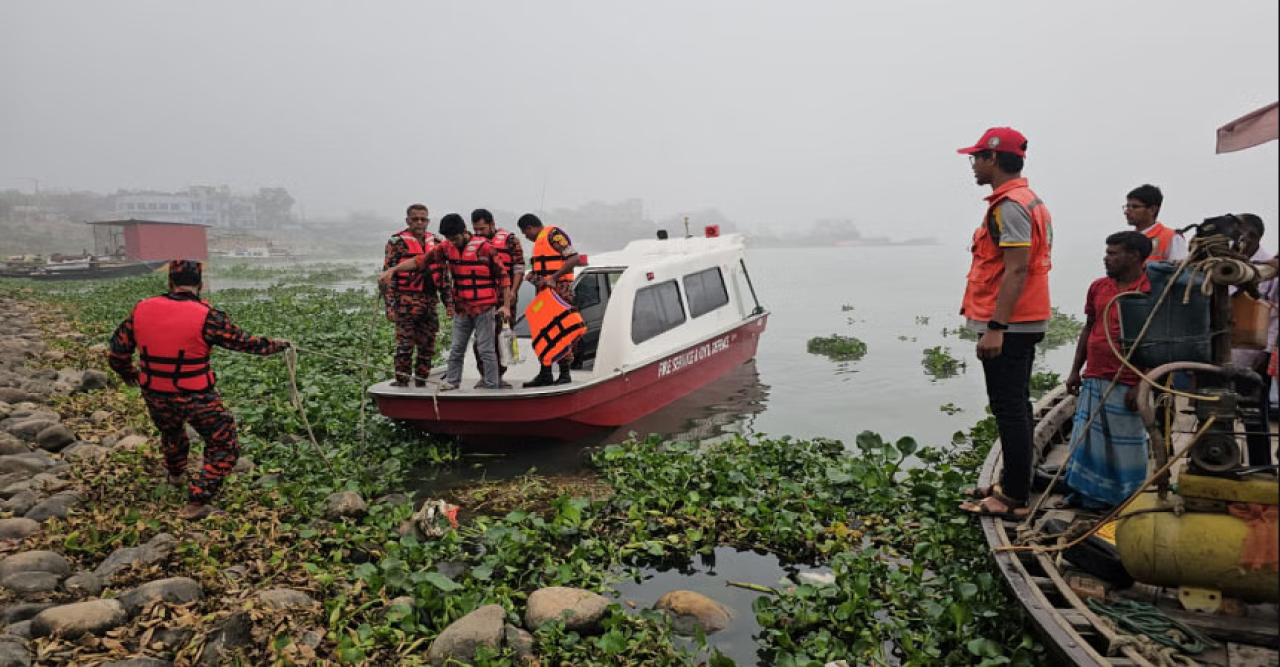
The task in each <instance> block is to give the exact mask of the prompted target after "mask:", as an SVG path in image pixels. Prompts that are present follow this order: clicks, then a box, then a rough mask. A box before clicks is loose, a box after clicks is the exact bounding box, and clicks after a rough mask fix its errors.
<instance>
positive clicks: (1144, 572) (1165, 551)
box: [1116, 493, 1280, 602]
mask: <svg viewBox="0 0 1280 667" xmlns="http://www.w3.org/2000/svg"><path fill="white" fill-rule="evenodd" d="M1177 500H1178V498H1177V496H1175V495H1174V494H1169V495H1168V497H1167V499H1166V500H1165V501H1163V502H1161V501H1160V499H1159V497H1158V496H1157V494H1155V493H1144V494H1142V495H1141V496H1139V497H1138V498H1137V499H1136V500H1134V502H1133V504H1131V505H1129V507H1128V508H1126V509H1125V511H1124V513H1125V514H1131V513H1133V512H1135V511H1142V510H1156V509H1161V508H1169V509H1171V508H1172V506H1173V503H1174V502H1175V501H1177ZM1248 534H1249V527H1248V524H1246V523H1245V522H1244V521H1242V520H1240V519H1237V518H1235V517H1233V516H1230V515H1228V514H1219V513H1212V512H1185V513H1184V514H1182V515H1181V516H1178V515H1176V514H1174V513H1173V512H1172V511H1146V512H1143V513H1141V514H1137V515H1136V516H1130V517H1127V518H1124V519H1121V520H1120V521H1119V522H1118V524H1117V526H1116V548H1117V549H1118V550H1119V551H1120V562H1121V563H1123V564H1124V569H1125V570H1127V571H1128V572H1129V574H1131V575H1133V578H1134V579H1137V580H1138V581H1141V582H1143V583H1147V584H1152V585H1155V586H1167V587H1177V586H1194V587H1197V588H1209V589H1216V590H1219V591H1222V593H1223V594H1224V595H1228V596H1231V597H1237V598H1241V599H1243V600H1246V601H1248V602H1277V601H1280V577H1277V576H1276V572H1275V570H1271V569H1267V568H1262V569H1248V570H1246V569H1245V568H1242V567H1241V566H1240V564H1239V562H1240V550H1241V547H1242V546H1243V545H1244V542H1245V538H1246V537H1247V536H1248Z"/></svg>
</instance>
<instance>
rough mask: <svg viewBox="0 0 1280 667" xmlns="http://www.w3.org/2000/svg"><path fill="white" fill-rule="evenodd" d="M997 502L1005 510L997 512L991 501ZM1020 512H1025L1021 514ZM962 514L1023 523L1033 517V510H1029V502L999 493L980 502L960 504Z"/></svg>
mask: <svg viewBox="0 0 1280 667" xmlns="http://www.w3.org/2000/svg"><path fill="white" fill-rule="evenodd" d="M993 500H994V501H995V502H997V503H1000V504H1001V505H1003V506H1004V509H1000V510H996V509H992V508H991V501H993ZM1018 510H1023V511H1021V512H1019V511H1018ZM960 511H961V512H968V513H969V514H976V515H978V516H993V517H997V518H1001V519H1006V520H1008V521H1022V520H1023V519H1025V518H1027V517H1028V516H1030V515H1031V510H1030V509H1028V508H1027V501H1025V500H1014V499H1013V498H1010V497H1009V496H1006V495H1004V494H1003V493H1000V492H999V491H995V492H992V494H991V495H990V496H988V497H986V498H983V499H982V500H980V501H978V502H976V503H975V502H973V501H968V502H964V503H961V504H960Z"/></svg>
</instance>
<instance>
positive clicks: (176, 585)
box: [116, 577, 204, 617]
mask: <svg viewBox="0 0 1280 667" xmlns="http://www.w3.org/2000/svg"><path fill="white" fill-rule="evenodd" d="M203 596H204V594H203V593H202V592H201V590H200V584H199V583H198V582H196V580H195V579H190V578H188V577H172V578H169V579H159V580H156V581H149V582H147V583H145V584H143V585H141V586H139V587H137V588H135V589H133V590H131V591H126V592H124V593H121V594H120V595H119V596H118V597H117V598H116V599H117V600H119V601H120V604H122V605H124V610H125V612H126V613H128V614H129V616H131V617H132V616H134V615H136V614H137V613H138V612H140V611H142V608H143V607H145V606H147V604H148V603H151V602H153V601H155V600H164V601H165V602H168V603H170V604H186V603H188V602H191V601H192V600H199V599H200V598H202V597H203Z"/></svg>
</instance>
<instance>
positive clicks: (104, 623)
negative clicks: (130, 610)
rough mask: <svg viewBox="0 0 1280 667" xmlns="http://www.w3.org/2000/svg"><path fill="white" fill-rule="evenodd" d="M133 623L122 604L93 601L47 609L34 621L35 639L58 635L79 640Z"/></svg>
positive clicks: (32, 624) (32, 623)
mask: <svg viewBox="0 0 1280 667" xmlns="http://www.w3.org/2000/svg"><path fill="white" fill-rule="evenodd" d="M127 620H129V616H128V614H126V613H125V612H124V605H122V604H120V601H119V600H89V601H87V602H73V603H71V604H64V605H62V606H60V607H53V608H51V609H46V610H44V611H42V612H40V613H39V614H36V617H35V618H33V619H31V636H32V637H48V636H50V635H57V636H59V637H62V638H64V639H76V638H78V637H80V636H82V635H86V634H93V635H96V634H100V633H103V632H106V631H107V630H112V629H114V628H118V627H120V626H121V625H124V623H125V621H127Z"/></svg>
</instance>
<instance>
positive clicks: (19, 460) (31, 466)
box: [0, 452, 57, 475]
mask: <svg viewBox="0 0 1280 667" xmlns="http://www.w3.org/2000/svg"><path fill="white" fill-rule="evenodd" d="M43 453H44V452H28V453H26V454H10V455H8V456H0V473H6V472H22V473H27V474H29V475H34V474H36V473H41V472H44V471H46V470H48V469H49V468H52V467H53V466H54V464H56V463H57V461H55V460H53V459H51V458H48V455H47V454H46V455H45V456H44V457H41V456H39V455H40V454H43Z"/></svg>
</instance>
